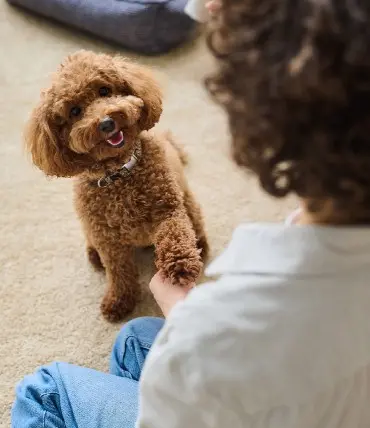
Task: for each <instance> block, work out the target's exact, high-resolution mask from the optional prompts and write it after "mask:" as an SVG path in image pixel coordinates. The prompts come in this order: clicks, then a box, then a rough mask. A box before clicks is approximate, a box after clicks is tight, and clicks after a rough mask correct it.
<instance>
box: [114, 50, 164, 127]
mask: <svg viewBox="0 0 370 428" xmlns="http://www.w3.org/2000/svg"><path fill="white" fill-rule="evenodd" d="M114 61H115V64H116V66H117V69H118V70H117V71H118V76H119V79H120V80H121V82H122V83H123V84H126V85H127V87H128V89H129V90H130V92H131V94H132V95H135V96H137V97H139V98H141V99H142V100H143V101H144V109H143V115H142V118H141V120H140V126H141V129H142V130H148V129H150V128H152V127H153V126H154V125H155V124H156V123H157V122H158V121H159V118H160V117H161V114H162V92H161V90H160V87H159V85H158V83H157V82H156V80H155V79H154V78H153V76H152V74H151V72H150V71H149V70H148V69H147V68H145V67H142V66H140V65H138V64H135V63H132V62H130V61H128V60H125V59H124V58H122V57H115V58H114Z"/></svg>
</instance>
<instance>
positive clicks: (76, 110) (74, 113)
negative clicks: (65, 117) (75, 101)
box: [69, 106, 82, 117]
mask: <svg viewBox="0 0 370 428" xmlns="http://www.w3.org/2000/svg"><path fill="white" fill-rule="evenodd" d="M81 111H82V110H81V107H78V106H74V107H72V108H71V110H70V112H69V115H70V116H71V117H72V116H74V117H77V116H79V115H80V114H81Z"/></svg>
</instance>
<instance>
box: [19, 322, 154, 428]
mask: <svg viewBox="0 0 370 428" xmlns="http://www.w3.org/2000/svg"><path fill="white" fill-rule="evenodd" d="M162 325H163V320H162V319H160V318H138V319H135V320H132V321H130V322H129V323H127V324H126V325H125V326H124V327H123V328H122V330H121V331H120V333H119V335H118V337H117V340H116V342H115V344H114V347H113V351H112V356H111V362H110V374H108V373H101V372H98V371H95V370H91V369H88V368H84V367H78V366H74V365H71V364H66V363H53V364H50V365H48V366H44V367H41V368H40V369H38V370H37V371H36V372H35V373H34V374H32V375H30V376H27V377H26V378H25V379H24V380H23V381H22V382H21V383H20V384H19V385H18V386H17V389H16V400H15V403H14V406H13V410H12V428H103V427H104V428H105V427H109V428H134V426H135V422H136V418H137V411H138V380H139V378H140V374H141V370H142V368H143V364H144V362H145V357H146V355H147V354H148V352H149V349H150V347H151V345H152V343H153V341H154V339H155V337H156V335H157V334H158V332H159V330H160V329H161V328H162Z"/></svg>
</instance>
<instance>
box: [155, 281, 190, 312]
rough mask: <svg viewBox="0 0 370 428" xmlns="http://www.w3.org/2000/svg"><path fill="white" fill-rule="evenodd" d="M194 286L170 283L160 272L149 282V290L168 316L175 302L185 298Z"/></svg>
mask: <svg viewBox="0 0 370 428" xmlns="http://www.w3.org/2000/svg"><path fill="white" fill-rule="evenodd" d="M194 286H195V284H191V285H188V286H186V287H185V286H180V285H175V284H172V283H171V281H170V280H169V279H167V278H165V277H164V276H163V274H162V272H158V273H156V274H155V275H154V276H153V278H152V280H151V281H150V283H149V288H150V291H151V292H152V293H153V296H154V299H155V300H156V302H157V303H158V306H159V307H160V308H161V310H162V312H163V315H164V316H165V317H167V316H168V314H169V313H170V311H171V309H172V308H173V307H174V306H175V305H176V303H177V302H179V301H181V300H184V299H185V297H186V296H187V295H188V293H189V291H190V290H191V289H192V288H193V287H194Z"/></svg>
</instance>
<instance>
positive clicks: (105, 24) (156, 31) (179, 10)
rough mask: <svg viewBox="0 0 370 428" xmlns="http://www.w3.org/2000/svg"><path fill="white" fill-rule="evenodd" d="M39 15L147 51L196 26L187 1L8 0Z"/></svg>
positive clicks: (159, 49) (165, 46) (168, 45)
mask: <svg viewBox="0 0 370 428" xmlns="http://www.w3.org/2000/svg"><path fill="white" fill-rule="evenodd" d="M8 2H9V3H11V4H14V5H17V6H21V7H24V8H26V9H29V10H31V11H34V12H36V13H38V14H41V15H44V16H46V17H49V18H52V19H55V20H57V21H60V22H62V23H64V24H67V25H71V26H73V27H76V28H79V29H82V30H85V31H88V32H89V33H92V34H95V35H97V36H99V37H102V38H104V39H107V40H111V41H113V42H116V43H119V44H120V45H122V46H124V47H126V48H128V49H131V50H134V51H137V52H141V53H146V54H157V53H163V52H166V51H168V50H170V49H172V48H174V47H175V46H177V45H179V44H180V43H182V42H184V41H185V40H186V39H188V38H189V37H190V35H191V33H192V30H193V28H194V26H195V23H194V21H193V20H192V19H191V18H189V16H187V15H186V14H185V12H184V8H185V6H186V3H187V0H8Z"/></svg>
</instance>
